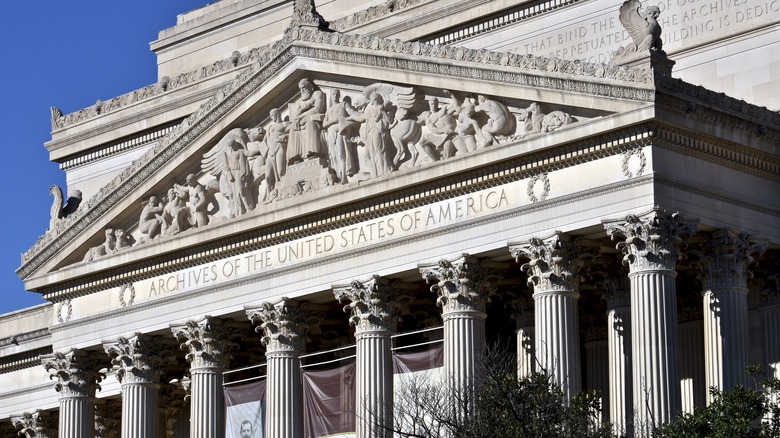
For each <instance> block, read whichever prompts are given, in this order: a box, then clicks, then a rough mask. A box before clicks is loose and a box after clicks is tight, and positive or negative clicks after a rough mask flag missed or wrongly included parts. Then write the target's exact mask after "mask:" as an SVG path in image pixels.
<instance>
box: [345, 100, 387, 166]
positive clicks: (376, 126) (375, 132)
mask: <svg viewBox="0 0 780 438" xmlns="http://www.w3.org/2000/svg"><path fill="white" fill-rule="evenodd" d="M384 103H385V102H384V99H382V96H381V95H380V94H379V93H377V92H372V93H371V95H370V96H369V105H368V106H367V107H366V109H365V111H364V112H363V113H355V114H353V115H352V116H350V117H348V120H351V121H355V122H360V123H365V124H366V135H365V138H364V143H365V145H366V152H367V156H368V163H367V164H368V166H369V168H368V169H367V170H368V173H369V174H370V175H371V176H374V177H376V176H382V175H386V174H388V173H390V172H391V171H392V170H393V164H392V159H391V158H390V149H391V145H392V139H391V138H390V116H389V115H388V114H387V110H385V107H384Z"/></svg>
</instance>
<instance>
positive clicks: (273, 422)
mask: <svg viewBox="0 0 780 438" xmlns="http://www.w3.org/2000/svg"><path fill="white" fill-rule="evenodd" d="M245 310H246V314H247V317H248V318H249V319H250V320H251V321H252V323H253V324H255V325H257V327H256V329H255V330H256V331H257V332H258V333H260V334H262V335H263V338H262V343H263V345H265V349H266V350H265V357H266V368H267V377H266V417H265V436H268V437H275V436H279V437H282V436H283V437H289V438H301V437H302V436H303V392H302V391H303V390H302V382H301V361H300V356H301V354H303V352H304V349H305V345H306V338H307V334H308V331H309V327H310V325H312V324H316V323H317V322H318V321H319V316H318V313H319V312H321V311H322V308H321V307H320V306H314V305H311V304H309V303H300V302H298V301H296V300H291V299H289V298H286V297H285V298H282V299H281V300H279V301H277V302H273V303H272V302H264V303H262V304H261V305H260V306H259V307H247V308H246V309H245Z"/></svg>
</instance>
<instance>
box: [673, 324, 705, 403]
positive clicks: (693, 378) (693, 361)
mask: <svg viewBox="0 0 780 438" xmlns="http://www.w3.org/2000/svg"><path fill="white" fill-rule="evenodd" d="M678 336H679V339H680V352H681V354H680V398H681V406H682V408H681V409H682V411H683V412H687V413H693V410H694V409H695V408H697V407H704V405H705V403H706V400H707V392H708V391H707V385H706V384H705V383H704V380H705V377H704V328H703V324H702V320H695V321H689V322H683V323H681V324H680V325H679V329H678Z"/></svg>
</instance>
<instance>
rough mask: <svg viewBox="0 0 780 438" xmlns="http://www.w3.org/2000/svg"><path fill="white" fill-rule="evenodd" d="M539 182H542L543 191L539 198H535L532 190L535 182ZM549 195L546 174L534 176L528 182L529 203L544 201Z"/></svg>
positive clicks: (548, 182)
mask: <svg viewBox="0 0 780 438" xmlns="http://www.w3.org/2000/svg"><path fill="white" fill-rule="evenodd" d="M540 180H541V181H542V185H543V190H542V194H541V195H540V196H539V197H537V196H536V194H535V193H534V188H535V187H536V182H537V181H540ZM549 194H550V179H549V178H547V173H542V174H539V175H534V177H533V178H531V179H530V180H529V181H528V199H530V200H531V203H535V202H539V201H544V200H545V199H547V196H548V195H549Z"/></svg>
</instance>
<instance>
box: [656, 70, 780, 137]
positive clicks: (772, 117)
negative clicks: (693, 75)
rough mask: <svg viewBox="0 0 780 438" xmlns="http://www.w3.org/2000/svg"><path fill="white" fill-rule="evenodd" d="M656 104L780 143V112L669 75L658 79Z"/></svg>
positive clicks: (687, 115) (686, 115)
mask: <svg viewBox="0 0 780 438" xmlns="http://www.w3.org/2000/svg"><path fill="white" fill-rule="evenodd" d="M655 85H656V88H657V90H658V93H657V96H656V103H657V104H658V105H659V106H663V107H664V108H668V109H670V110H673V111H675V112H677V113H679V114H681V115H683V116H685V117H694V118H697V119H699V120H702V121H708V122H712V123H716V124H717V125H719V126H723V127H729V128H732V129H735V130H737V131H741V132H744V133H746V134H749V135H757V136H760V137H763V138H765V139H766V141H768V142H773V143H778V142H780V112H775V111H771V110H769V109H767V108H765V107H760V106H757V105H753V104H751V103H748V102H745V101H744V100H740V99H736V98H733V97H729V96H727V95H725V94H723V93H718V92H715V91H712V90H708V89H706V88H704V87H702V86H700V85H694V84H689V83H687V82H684V81H683V80H681V79H677V78H671V77H668V76H658V77H657V78H655Z"/></svg>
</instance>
